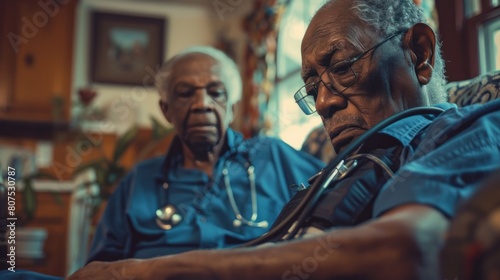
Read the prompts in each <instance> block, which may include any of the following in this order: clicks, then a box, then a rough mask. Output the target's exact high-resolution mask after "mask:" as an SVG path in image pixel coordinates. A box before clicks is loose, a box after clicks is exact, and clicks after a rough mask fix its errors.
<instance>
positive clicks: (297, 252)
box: [141, 206, 447, 280]
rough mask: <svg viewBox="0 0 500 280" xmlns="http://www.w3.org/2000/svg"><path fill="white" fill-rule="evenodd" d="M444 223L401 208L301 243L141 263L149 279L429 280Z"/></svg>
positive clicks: (427, 211) (420, 210)
mask: <svg viewBox="0 0 500 280" xmlns="http://www.w3.org/2000/svg"><path fill="white" fill-rule="evenodd" d="M446 227H447V221H446V219H445V218H444V217H443V216H442V215H441V214H440V213H438V212H437V211H435V210H433V209H431V208H428V207H425V206H406V207H401V208H399V209H397V210H394V211H392V212H391V213H387V214H386V215H385V216H384V217H381V218H380V219H378V220H376V221H373V222H370V223H367V224H365V225H361V226H358V227H355V228H349V229H339V230H333V231H331V232H329V233H327V234H321V235H318V236H316V237H311V238H307V239H303V240H296V241H292V242H286V243H281V244H275V245H269V246H265V247H261V248H247V249H237V250H220V251H193V252H188V253H185V254H181V255H177V256H174V257H166V258H165V257H160V258H156V259H150V260H147V261H143V262H141V263H142V264H141V266H142V269H143V272H144V274H143V275H148V276H149V278H150V279H252V280H255V279H258V280H265V279H273V280H274V279H294V280H295V279H307V278H309V277H312V278H313V279H332V278H335V279H342V278H344V277H345V278H346V279H347V278H349V279H350V278H351V277H354V276H356V277H359V278H363V279H433V278H436V277H437V267H436V265H437V263H438V262H437V256H438V252H439V248H440V246H441V243H442V234H443V232H444V231H445V230H446Z"/></svg>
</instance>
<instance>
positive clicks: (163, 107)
mask: <svg viewBox="0 0 500 280" xmlns="http://www.w3.org/2000/svg"><path fill="white" fill-rule="evenodd" d="M159 104H160V109H161V112H162V113H163V116H164V117H165V119H167V121H168V122H169V123H172V122H171V120H170V117H169V114H168V104H167V102H165V101H163V100H161V99H160V101H159Z"/></svg>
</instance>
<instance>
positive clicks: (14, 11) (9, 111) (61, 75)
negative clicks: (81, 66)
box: [0, 0, 78, 123]
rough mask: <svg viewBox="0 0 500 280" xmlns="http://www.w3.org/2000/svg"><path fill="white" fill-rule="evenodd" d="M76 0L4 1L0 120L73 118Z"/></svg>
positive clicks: (0, 43) (0, 20)
mask: <svg viewBox="0 0 500 280" xmlns="http://www.w3.org/2000/svg"><path fill="white" fill-rule="evenodd" d="M77 2H78V0H57V1H56V0H41V1H40V0H15V1H14V0H7V1H0V31H1V35H2V38H3V39H2V40H0V120H17V121H19V120H22V121H36V122H49V123H51V122H56V123H57V122H67V121H69V120H70V100H71V99H70V97H71V79H72V60H73V37H74V23H75V9H76V6H77Z"/></svg>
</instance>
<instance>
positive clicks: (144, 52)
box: [89, 11, 168, 87]
mask: <svg viewBox="0 0 500 280" xmlns="http://www.w3.org/2000/svg"><path fill="white" fill-rule="evenodd" d="M91 22H92V27H91V28H92V29H91V30H92V33H91V38H90V45H91V46H90V49H91V50H90V51H91V54H90V59H91V61H90V67H89V71H90V73H89V77H90V80H91V82H92V83H105V84H122V85H140V86H146V87H148V86H154V80H155V77H154V73H155V71H156V70H155V69H157V68H158V67H159V66H161V64H162V63H163V59H164V53H165V50H164V46H165V29H166V27H167V24H168V20H167V19H166V18H160V17H144V16H136V15H125V14H116V13H107V12H101V11H94V12H92V14H91Z"/></svg>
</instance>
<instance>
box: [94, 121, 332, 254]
mask: <svg viewBox="0 0 500 280" xmlns="http://www.w3.org/2000/svg"><path fill="white" fill-rule="evenodd" d="M221 154H222V156H221V157H220V158H219V160H218V161H217V162H216V164H215V167H214V172H213V177H209V176H207V175H206V174H205V173H204V172H202V171H200V170H197V169H187V168H183V167H182V166H181V165H182V152H181V146H180V141H179V140H178V139H175V140H174V142H173V144H172V146H171V148H170V149H169V152H168V153H167V155H166V156H162V157H158V158H154V159H151V160H147V161H144V162H142V163H139V164H138V165H137V166H135V167H134V168H133V170H132V171H131V172H130V173H129V174H128V175H127V176H126V177H125V178H124V179H123V180H122V182H121V184H120V185H119V186H118V188H117V190H116V191H115V193H114V194H113V195H112V197H111V198H110V200H109V202H108V205H107V208H106V210H105V213H104V215H103V217H102V220H101V221H100V223H99V224H98V226H97V230H96V234H95V237H94V240H93V243H92V246H91V250H90V254H89V258H88V262H90V261H96V260H100V261H113V260H119V259H125V258H151V257H156V256H163V255H170V254H176V253H181V252H185V251H188V250H194V249H204V248H206V249H212V248H225V247H230V246H234V245H237V244H241V243H243V242H245V241H249V240H251V239H253V238H256V237H258V236H260V235H262V234H264V233H265V232H266V231H267V230H269V228H266V229H264V228H258V227H253V226H248V225H246V224H242V225H241V226H239V227H237V226H234V225H233V221H234V220H235V218H236V216H235V211H234V210H233V208H232V207H231V204H230V202H229V198H228V193H227V191H226V187H225V184H224V177H223V176H222V169H223V168H224V167H226V168H227V169H228V171H229V172H228V173H229V181H230V186H231V189H232V192H233V195H234V199H235V201H236V205H237V208H238V211H239V212H240V213H241V215H242V216H243V217H244V218H245V219H247V220H250V217H251V216H252V213H253V212H252V199H251V192H250V184H249V177H248V173H247V167H248V165H249V164H251V165H253V166H254V167H255V183H256V194H257V204H258V207H257V208H258V209H257V219H256V222H259V221H263V220H266V221H267V222H268V223H269V226H270V225H271V224H272V223H273V221H274V220H275V219H276V217H277V216H278V214H279V212H280V210H281V208H282V207H283V205H284V204H285V203H286V202H287V201H289V200H290V198H291V196H292V195H293V193H294V191H293V190H292V188H290V186H291V185H293V184H300V183H304V184H306V185H307V180H308V178H309V177H311V176H313V175H314V174H315V173H317V172H318V171H320V169H321V168H322V167H323V166H324V163H322V162H321V161H319V160H318V159H316V158H314V157H313V156H311V155H309V154H306V153H303V152H300V151H297V150H295V149H294V148H292V147H290V146H289V145H288V144H286V143H284V142H283V141H281V140H278V139H274V138H268V137H255V138H252V139H249V140H244V139H243V137H242V136H241V134H239V133H237V132H235V131H233V130H231V129H229V130H228V131H227V137H226V145H225V150H224V152H223V153H221ZM166 204H173V205H175V206H176V208H177V209H178V212H179V213H181V214H182V217H183V219H182V221H181V222H180V223H179V224H178V225H176V226H174V227H173V228H172V229H171V230H164V229H161V228H160V227H159V226H158V225H157V223H156V215H155V212H156V210H157V209H158V208H160V207H161V206H164V205H166Z"/></svg>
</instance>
